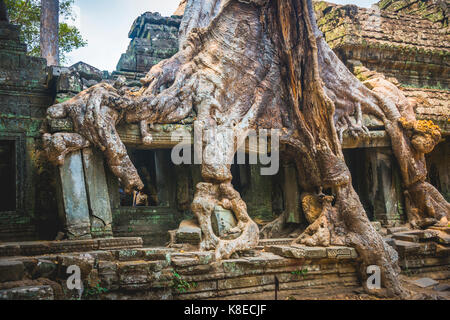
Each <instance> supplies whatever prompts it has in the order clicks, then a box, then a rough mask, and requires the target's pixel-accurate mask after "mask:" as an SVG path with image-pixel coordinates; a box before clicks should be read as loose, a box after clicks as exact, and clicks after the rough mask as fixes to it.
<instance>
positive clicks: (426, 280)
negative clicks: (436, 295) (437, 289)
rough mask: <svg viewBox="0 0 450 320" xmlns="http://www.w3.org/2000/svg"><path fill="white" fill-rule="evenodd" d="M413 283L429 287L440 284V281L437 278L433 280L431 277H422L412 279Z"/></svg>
mask: <svg viewBox="0 0 450 320" xmlns="http://www.w3.org/2000/svg"><path fill="white" fill-rule="evenodd" d="M411 283H413V284H415V285H416V286H418V287H421V288H428V287H432V286H436V285H438V284H439V282H437V281H436V280H433V279H431V278H421V279H418V280H414V281H411Z"/></svg>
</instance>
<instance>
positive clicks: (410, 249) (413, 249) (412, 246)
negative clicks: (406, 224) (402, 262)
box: [394, 240, 421, 256]
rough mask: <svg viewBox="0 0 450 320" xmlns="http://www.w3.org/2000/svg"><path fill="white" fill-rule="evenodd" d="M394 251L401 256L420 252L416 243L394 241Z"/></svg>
mask: <svg viewBox="0 0 450 320" xmlns="http://www.w3.org/2000/svg"><path fill="white" fill-rule="evenodd" d="M394 245H395V249H396V250H397V251H398V253H399V254H400V255H401V256H404V255H405V254H412V253H418V252H419V251H420V248H421V246H420V244H419V243H416V242H409V241H403V240H394Z"/></svg>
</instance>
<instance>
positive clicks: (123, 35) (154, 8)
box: [67, 0, 378, 72]
mask: <svg viewBox="0 0 450 320" xmlns="http://www.w3.org/2000/svg"><path fill="white" fill-rule="evenodd" d="M328 2H333V3H338V4H356V5H358V6H360V7H366V8H369V7H370V6H371V5H372V4H374V3H376V2H378V1H377V0H328ZM179 3H180V0H75V2H74V12H75V14H76V18H75V21H73V22H71V23H72V24H73V25H75V26H77V27H78V28H79V29H80V31H81V34H82V35H83V37H84V38H85V39H86V40H87V42H88V45H87V46H86V47H84V48H81V49H78V50H75V51H73V52H71V53H70V54H69V55H68V62H67V65H71V64H74V63H76V62H78V61H84V62H86V63H88V64H90V65H92V66H94V67H96V68H98V69H100V70H108V71H110V72H111V71H113V70H115V69H116V65H117V62H118V61H119V58H120V56H121V54H122V53H125V51H126V50H127V47H128V44H129V43H130V39H129V38H128V32H129V30H130V28H131V25H132V24H133V22H134V20H135V19H136V18H137V17H138V16H140V15H141V14H142V13H144V12H147V11H151V12H159V13H161V15H163V16H170V15H172V14H173V13H174V12H175V10H176V9H177V7H178V4H179Z"/></svg>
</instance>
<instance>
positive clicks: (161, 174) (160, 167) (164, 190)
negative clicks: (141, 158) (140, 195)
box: [155, 150, 171, 207]
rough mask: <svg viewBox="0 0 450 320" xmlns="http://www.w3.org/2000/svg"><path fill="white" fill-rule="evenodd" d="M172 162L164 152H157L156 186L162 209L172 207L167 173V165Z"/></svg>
mask: <svg viewBox="0 0 450 320" xmlns="http://www.w3.org/2000/svg"><path fill="white" fill-rule="evenodd" d="M169 161H171V160H170V159H167V157H166V154H165V153H164V151H162V150H156V151H155V173H156V186H157V191H158V201H159V206H160V207H168V206H170V194H169V185H168V183H169V181H167V177H169V175H168V172H167V164H168V163H169Z"/></svg>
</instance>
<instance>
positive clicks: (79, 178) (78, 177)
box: [59, 151, 91, 239]
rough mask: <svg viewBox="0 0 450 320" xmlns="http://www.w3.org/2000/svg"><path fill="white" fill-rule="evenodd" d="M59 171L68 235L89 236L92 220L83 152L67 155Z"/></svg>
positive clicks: (74, 236)
mask: <svg viewBox="0 0 450 320" xmlns="http://www.w3.org/2000/svg"><path fill="white" fill-rule="evenodd" d="M59 172H60V176H61V186H62V197H63V203H64V213H65V214H64V220H65V226H66V231H67V236H68V238H69V239H79V238H89V237H91V234H90V232H91V230H90V229H91V228H90V227H91V222H90V218H89V206H88V200H87V194H86V184H85V180H84V171H83V161H82V158H81V152H80V151H78V152H73V153H71V154H69V155H67V157H66V160H65V162H64V165H63V166H62V167H60V169H59Z"/></svg>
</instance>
